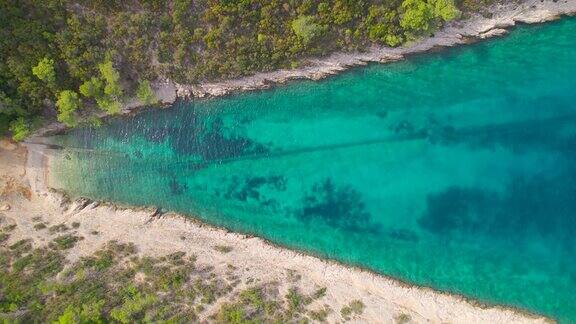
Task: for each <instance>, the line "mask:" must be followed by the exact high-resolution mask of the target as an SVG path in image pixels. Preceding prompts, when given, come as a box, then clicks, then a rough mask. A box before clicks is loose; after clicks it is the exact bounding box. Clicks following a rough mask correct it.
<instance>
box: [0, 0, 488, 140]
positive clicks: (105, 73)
mask: <svg viewBox="0 0 576 324" xmlns="http://www.w3.org/2000/svg"><path fill="white" fill-rule="evenodd" d="M493 1H494V0H459V1H456V2H455V0H386V1H381V0H320V1H312V0H273V1H268V0H242V1H229V0H227V1H223V0H197V1H192V0H136V1H120V0H107V1H100V0H46V1H32V0H23V1H15V0H6V1H2V2H0V131H2V132H5V131H6V130H7V129H10V130H11V133H12V135H13V137H14V139H16V140H22V139H23V138H25V137H26V136H27V135H28V134H29V128H30V125H35V124H36V123H34V122H33V121H34V120H35V119H39V120H42V121H43V120H46V119H49V118H50V117H49V116H50V115H53V114H55V113H57V114H58V120H60V121H61V122H63V123H65V124H66V125H68V126H74V125H77V124H78V123H79V122H82V120H83V119H84V118H87V116H90V115H91V113H92V112H93V111H94V110H95V109H101V110H103V111H105V112H106V113H110V114H114V113H117V112H119V111H120V109H121V106H122V103H123V102H124V100H125V99H126V97H127V96H130V97H131V96H137V97H138V98H139V99H140V100H141V101H142V102H144V103H146V104H153V103H155V102H156V101H157V100H156V98H155V97H154V95H153V92H152V91H151V87H150V81H154V80H158V79H163V78H169V79H171V80H174V81H176V82H179V83H184V84H193V83H197V82H200V81H204V80H214V79H219V78H229V77H237V76H241V75H247V74H250V73H254V72H257V71H270V70H273V69H278V68H288V67H292V66H295V65H298V63H299V62H302V61H303V60H305V59H306V58H307V57H310V56H318V55H326V54H329V53H331V52H334V51H352V50H363V49H365V48H367V47H369V46H370V45H371V44H374V43H376V44H385V45H388V46H398V45H401V44H402V43H404V42H406V41H408V40H410V39H414V38H415V37H420V36H426V35H429V34H430V33H431V32H433V30H434V29H436V28H438V27H440V26H441V25H442V24H443V23H444V22H446V21H449V20H452V19H455V18H457V17H458V16H459V15H460V13H461V12H463V13H464V14H466V13H467V12H470V11H478V10H480V9H481V8H482V7H483V6H485V5H487V4H489V3H491V2H493ZM148 80H149V81H148ZM78 93H79V94H81V96H80V95H78ZM82 116H84V117H82ZM9 125H10V126H9Z"/></svg>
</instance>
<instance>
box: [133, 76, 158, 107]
mask: <svg viewBox="0 0 576 324" xmlns="http://www.w3.org/2000/svg"><path fill="white" fill-rule="evenodd" d="M136 97H137V98H138V99H139V100H140V101H141V102H142V103H143V104H144V105H153V104H155V103H157V102H158V99H157V98H156V96H155V95H154V92H152V87H151V86H150V82H149V81H148V80H141V81H139V82H138V89H136Z"/></svg>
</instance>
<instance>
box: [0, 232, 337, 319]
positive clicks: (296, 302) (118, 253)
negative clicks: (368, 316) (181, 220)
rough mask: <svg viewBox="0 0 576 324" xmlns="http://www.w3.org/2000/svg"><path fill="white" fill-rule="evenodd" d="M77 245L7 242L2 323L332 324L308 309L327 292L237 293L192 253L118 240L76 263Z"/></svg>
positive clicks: (1, 273) (265, 289)
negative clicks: (152, 250)
mask: <svg viewBox="0 0 576 324" xmlns="http://www.w3.org/2000/svg"><path fill="white" fill-rule="evenodd" d="M12 229H13V228H12ZM12 229H9V228H8V227H5V228H3V229H2V231H1V232H2V233H4V232H6V231H9V230H12ZM77 239H78V238H77V237H75V236H73V235H69V234H65V235H62V236H59V237H57V238H56V239H54V241H53V242H52V243H51V244H50V245H51V246H52V248H33V247H32V244H31V241H30V240H20V241H17V242H14V243H13V244H10V245H9V244H8V243H7V242H5V241H4V242H1V243H0V322H1V323H108V322H119V323H143V322H146V323H149V322H151V323H156V322H168V323H188V322H197V321H198V319H199V315H200V314H201V313H203V312H204V313H205V314H202V315H203V316H208V317H210V322H217V323H263V322H266V323H271V322H275V323H295V322H307V321H309V320H310V319H313V320H316V321H324V320H325V319H326V317H327V316H328V314H329V313H330V312H331V310H330V309H329V308H327V307H323V308H320V309H319V310H309V309H307V307H308V305H310V304H311V303H312V302H314V301H315V300H318V299H319V298H322V295H323V294H324V293H325V289H323V288H320V289H318V290H317V291H316V292H314V293H313V294H312V295H310V296H308V295H305V294H302V293H300V292H299V291H298V290H297V289H296V288H291V289H290V290H289V293H288V294H287V295H286V296H284V297H282V296H281V295H280V294H279V286H278V283H277V282H271V283H266V284H260V285H253V286H249V287H246V288H245V289H243V290H238V291H235V290H234V284H233V282H230V280H229V279H228V278H225V277H221V276H218V275H216V273H214V272H213V270H212V268H211V267H205V266H198V265H196V257H195V256H190V257H187V256H186V254H185V253H184V252H176V253H172V254H170V255H167V256H164V257H159V258H151V257H140V256H138V255H137V254H136V252H137V250H136V247H135V246H134V245H133V244H123V243H118V242H115V241H111V242H108V243H107V244H106V245H105V246H104V247H103V248H102V249H100V250H98V251H96V252H95V253H94V254H92V255H91V256H88V257H83V258H81V259H80V260H78V261H76V262H74V263H68V262H67V261H66V253H68V248H70V246H69V244H70V242H72V244H73V242H75V241H76V240H77ZM229 270H230V271H233V270H234V267H231V268H230V269H229ZM222 298H225V300H221V299H222ZM217 300H221V302H220V303H218V304H217V305H219V306H216V307H215V308H213V309H211V310H210V313H207V311H206V310H207V309H209V307H208V305H210V304H215V302H216V301H217Z"/></svg>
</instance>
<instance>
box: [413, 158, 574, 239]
mask: <svg viewBox="0 0 576 324" xmlns="http://www.w3.org/2000/svg"><path fill="white" fill-rule="evenodd" d="M568 169H569V170H565V172H563V173H561V174H560V175H559V176H557V177H553V178H543V177H536V176H532V177H525V178H521V177H517V178H515V179H514V180H513V181H511V183H510V184H509V186H508V187H507V190H506V191H505V192H504V193H503V194H497V193H494V192H490V191H487V190H483V189H479V188H464V187H458V186H455V187H451V188H448V189H447V190H445V191H443V192H440V193H437V194H431V195H429V196H428V198H427V208H426V211H425V212H424V214H423V215H422V217H421V218H420V219H419V220H418V223H419V225H420V226H421V227H422V228H424V229H425V230H427V231H429V232H431V233H433V234H436V235H447V234H449V233H451V234H460V235H462V237H467V238H470V239H474V238H475V237H478V236H485V237H490V238H491V239H502V240H506V241H512V242H520V241H530V240H533V239H534V237H538V238H539V239H542V240H545V241H547V242H548V244H558V243H560V244H562V245H564V246H567V247H570V249H574V248H575V247H574V244H575V243H576V199H575V198H574V197H576V173H575V171H576V168H573V167H571V168H568Z"/></svg>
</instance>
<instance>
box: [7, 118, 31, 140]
mask: <svg viewBox="0 0 576 324" xmlns="http://www.w3.org/2000/svg"><path fill="white" fill-rule="evenodd" d="M10 132H11V133H12V139H13V140H15V141H16V142H20V141H22V140H24V139H25V138H26V137H28V135H30V125H29V124H28V123H27V122H26V120H25V119H24V117H19V118H17V119H16V120H13V121H12V122H11V123H10Z"/></svg>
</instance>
